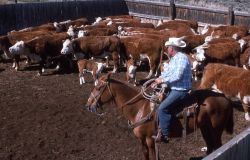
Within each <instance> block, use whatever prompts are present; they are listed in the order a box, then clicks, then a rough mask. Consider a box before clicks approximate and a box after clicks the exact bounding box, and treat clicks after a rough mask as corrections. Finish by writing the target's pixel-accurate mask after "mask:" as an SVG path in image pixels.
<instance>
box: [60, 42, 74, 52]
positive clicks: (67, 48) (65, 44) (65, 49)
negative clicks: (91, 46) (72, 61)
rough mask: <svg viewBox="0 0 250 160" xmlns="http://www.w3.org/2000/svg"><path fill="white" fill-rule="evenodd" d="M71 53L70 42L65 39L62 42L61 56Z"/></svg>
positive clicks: (71, 46)
mask: <svg viewBox="0 0 250 160" xmlns="http://www.w3.org/2000/svg"><path fill="white" fill-rule="evenodd" d="M73 51H74V50H73V45H72V41H70V40H69V39H66V40H65V41H64V42H63V48H62V50H61V54H63V55H67V54H70V53H73Z"/></svg>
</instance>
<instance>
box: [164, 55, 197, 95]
mask: <svg viewBox="0 0 250 160" xmlns="http://www.w3.org/2000/svg"><path fill="white" fill-rule="evenodd" d="M160 78H163V81H164V83H167V85H168V86H169V87H170V88H171V89H172V90H180V91H182V90H190V89H191V88H192V71H191V64H190V61H189V60H188V57H187V56H186V55H185V54H183V53H181V52H177V53H176V55H175V56H173V57H172V58H171V59H170V61H169V64H168V65H165V66H164V68H163V72H162V73H161V75H160Z"/></svg>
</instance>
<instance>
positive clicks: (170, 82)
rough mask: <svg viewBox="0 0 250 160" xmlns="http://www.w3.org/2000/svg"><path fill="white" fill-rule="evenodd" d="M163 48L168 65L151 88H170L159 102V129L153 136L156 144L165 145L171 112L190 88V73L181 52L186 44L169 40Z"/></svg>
mask: <svg viewBox="0 0 250 160" xmlns="http://www.w3.org/2000/svg"><path fill="white" fill-rule="evenodd" d="M165 47H167V53H164V54H168V56H169V57H170V61H169V64H168V65H165V66H164V68H163V72H162V73H161V75H160V76H159V78H157V79H155V81H154V82H153V83H152V84H151V87H152V88H155V87H156V86H157V85H159V84H166V85H167V86H168V87H169V88H170V92H169V95H168V96H167V97H166V98H165V99H164V100H163V101H162V102H161V104H160V106H159V108H158V110H157V112H158V117H159V127H160V129H159V130H158V134H157V136H153V138H155V141H156V142H165V143H167V142H168V141H169V130H170V124H171V118H172V114H173V111H174V109H175V107H177V106H178V103H179V102H180V101H181V100H183V99H184V97H186V96H187V95H188V92H189V90H190V89H191V87H192V72H191V64H190V62H189V60H188V57H187V56H186V55H185V54H184V53H183V52H182V49H183V48H185V47H186V43H185V42H184V41H183V40H182V39H181V38H176V37H172V38H169V40H168V41H167V42H166V43H165Z"/></svg>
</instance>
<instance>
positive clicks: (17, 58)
mask: <svg viewBox="0 0 250 160" xmlns="http://www.w3.org/2000/svg"><path fill="white" fill-rule="evenodd" d="M19 61H20V56H19V55H17V56H15V57H14V59H13V65H12V67H13V68H14V69H15V70H16V71H18V70H19Z"/></svg>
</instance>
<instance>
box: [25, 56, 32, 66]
mask: <svg viewBox="0 0 250 160" xmlns="http://www.w3.org/2000/svg"><path fill="white" fill-rule="evenodd" d="M26 58H27V59H26V61H25V64H26V65H30V64H31V59H30V58H29V57H28V56H27V57H26Z"/></svg>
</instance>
